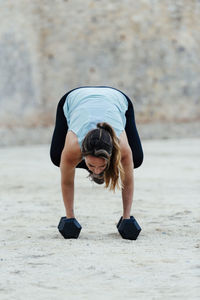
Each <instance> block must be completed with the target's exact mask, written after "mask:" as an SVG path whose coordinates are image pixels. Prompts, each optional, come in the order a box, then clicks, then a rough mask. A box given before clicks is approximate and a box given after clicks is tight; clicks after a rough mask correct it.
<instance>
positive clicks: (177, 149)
mask: <svg viewBox="0 0 200 300" xmlns="http://www.w3.org/2000/svg"><path fill="white" fill-rule="evenodd" d="M143 148H144V154H145V160H144V163H143V165H142V167H140V168H139V169H136V170H135V195H134V204H133V210H132V213H133V214H134V216H135V218H136V219H137V221H138V222H139V224H140V225H141V227H142V232H141V234H140V236H139V238H138V240H137V241H129V240H123V239H122V238H121V237H120V236H119V234H118V232H117V229H116V223H117V221H118V219H119V218H120V216H121V213H122V203H121V193H120V191H118V192H116V193H115V194H114V193H112V192H109V191H107V190H105V189H104V187H103V186H98V185H96V184H94V183H91V182H90V181H89V180H88V179H87V172H86V171H84V170H77V172H76V179H75V212H76V217H77V219H78V221H79V222H80V224H81V225H82V227H83V228H82V231H81V234H80V237H79V239H77V240H65V239H63V238H62V236H61V235H60V234H59V232H58V230H57V225H58V222H59V219H60V217H61V216H63V215H64V213H65V212H64V205H63V202H62V197H61V191H60V171H59V169H58V168H56V167H55V166H53V165H52V164H51V162H50V159H49V146H47V145H39V146H23V147H22V146H19V147H5V148H1V149H0V165H1V173H0V201H1V206H0V211H1V223H0V230H1V236H0V241H1V247H0V251H1V255H0V263H1V271H0V299H1V300H8V299H9V300H12V299H15V300H19V299H20V300H21V299H22V300H25V299H31V300H32V299H34V300H46V299H48V300H57V299H87V300H90V299H91V300H93V299H95V300H97V299H104V300H105V299H109V300H112V299H115V300H116V299H127V298H128V299H145V300H147V299H148V300H149V299H164V300H165V299H166V300H169V299H181V300H183V299H189V300H193V299H200V233H199V231H200V230H199V229H200V209H199V207H200V205H199V204H200V155H199V154H200V139H179V140H177V139H171V140H153V141H150V140H145V141H144V142H143Z"/></svg>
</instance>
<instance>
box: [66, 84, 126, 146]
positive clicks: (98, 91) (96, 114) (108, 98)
mask: <svg viewBox="0 0 200 300" xmlns="http://www.w3.org/2000/svg"><path fill="white" fill-rule="evenodd" d="M127 109H128V101H127V99H126V97H125V96H124V95H123V94H122V93H120V92H119V91H117V90H115V89H113V88H109V87H81V88H78V89H76V90H74V91H72V92H70V93H69V94H68V96H67V97H66V100H65V103H64V106H63V110H64V114H65V117H66V119H67V124H68V130H71V131H73V132H74V133H75V134H76V136H77V138H78V142H79V145H80V147H81V144H82V141H83V139H84V137H85V136H86V134H87V133H88V132H89V131H90V130H92V129H95V128H96V125H97V123H99V122H107V123H108V124H109V125H111V126H112V128H113V129H114V131H115V133H116V135H117V137H119V136H120V134H121V133H122V131H123V130H124V128H125V125H126V117H125V112H126V110H127Z"/></svg>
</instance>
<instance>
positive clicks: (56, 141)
mask: <svg viewBox="0 0 200 300" xmlns="http://www.w3.org/2000/svg"><path fill="white" fill-rule="evenodd" d="M65 99H66V95H64V96H63V97H62V98H61V100H60V101H59V103H58V106H57V112H56V124H55V129H54V132H53V137H52V141H51V148H50V157H51V161H52V162H53V164H54V165H56V166H57V167H59V166H60V158H61V153H62V150H63V148H64V145H65V137H66V134H67V130H68V125H67V120H66V118H65V115H64V112H63V105H64V103H65Z"/></svg>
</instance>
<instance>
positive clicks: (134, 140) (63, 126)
mask: <svg viewBox="0 0 200 300" xmlns="http://www.w3.org/2000/svg"><path fill="white" fill-rule="evenodd" d="M86 87H88V86H86ZM98 87H106V86H98ZM82 88H84V87H82ZM76 89H78V88H76ZM76 89H73V90H71V91H69V92H68V93H66V94H65V95H64V96H63V97H62V98H61V99H60V101H59V103H58V107H57V113H56V124H55V129H54V133H53V137H52V142H51V149H50V157H51V160H52V162H53V164H54V165H56V166H57V167H59V166H60V159H61V153H62V150H63V148H64V144H65V138H66V134H67V131H68V125H67V120H66V117H65V115H64V112H63V105H64V103H65V100H66V97H67V95H68V94H69V93H71V92H72V91H74V90H76ZM115 90H117V89H115ZM118 91H119V90H118ZM120 92H121V91H120ZM121 93H122V92H121ZM122 94H123V95H124V96H125V97H126V99H127V101H128V109H127V111H126V114H125V116H126V126H125V131H126V135H127V138H128V142H129V145H130V147H131V150H132V155H133V162H134V168H138V167H139V166H140V165H141V164H142V161H143V151H142V145H141V142H140V138H139V135H138V132H137V128H136V124H135V116H134V109H133V104H132V102H131V100H130V99H129V98H128V97H127V96H126V95H125V94H124V93H122ZM76 168H83V169H86V170H88V168H87V166H86V164H85V160H84V159H83V160H82V161H81V162H80V163H79V164H78V165H77V166H76Z"/></svg>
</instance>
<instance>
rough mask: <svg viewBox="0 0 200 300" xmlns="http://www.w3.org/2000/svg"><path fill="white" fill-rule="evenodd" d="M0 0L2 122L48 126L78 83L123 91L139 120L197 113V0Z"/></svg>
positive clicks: (197, 115) (199, 97) (181, 118)
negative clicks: (64, 98) (60, 101)
mask: <svg viewBox="0 0 200 300" xmlns="http://www.w3.org/2000/svg"><path fill="white" fill-rule="evenodd" d="M0 5H1V25H0V126H9V127H12V126H13V125H14V126H16V125H18V126H21V125H25V126H32V125H33V126H35V125H49V124H52V122H53V120H54V117H55V108H56V104H57V102H58V100H59V98H60V97H61V96H62V95H63V94H64V93H65V92H66V91H67V90H69V89H72V88H74V87H76V86H81V85H111V86H114V87H117V88H119V89H122V90H123V91H124V92H125V93H127V94H128V95H129V96H130V97H132V98H134V99H135V101H134V103H135V109H136V112H137V120H138V121H141V122H144V121H158V120H166V121H189V120H190V121H191V120H199V119H200V1H198V0H176V1H174V0H164V1H159V0H139V1H132V0H123V1H121V0H115V1H114V0H111V1H106V0H99V1H97V0H96V1H92V0H84V1H83V0H75V1H73V0H68V1H67V0H66V1H64V0H54V1H53V0H44V1H39V0H36V1H26V0H18V1H11V0H7V1H2V2H0Z"/></svg>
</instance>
